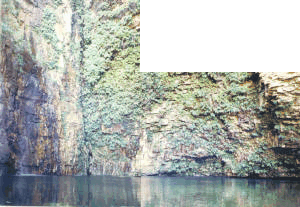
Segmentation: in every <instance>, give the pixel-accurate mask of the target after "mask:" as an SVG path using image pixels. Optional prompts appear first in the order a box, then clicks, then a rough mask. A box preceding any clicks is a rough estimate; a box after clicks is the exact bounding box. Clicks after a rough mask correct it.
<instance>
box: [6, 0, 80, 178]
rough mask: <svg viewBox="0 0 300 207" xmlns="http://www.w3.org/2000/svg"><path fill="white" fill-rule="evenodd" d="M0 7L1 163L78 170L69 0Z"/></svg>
mask: <svg viewBox="0 0 300 207" xmlns="http://www.w3.org/2000/svg"><path fill="white" fill-rule="evenodd" d="M1 8H2V9H1V28H2V31H1V60H0V62H1V83H0V84H1V95H0V97H1V118H0V120H1V123H0V126H1V135H0V139H1V146H0V147H1V150H0V151H1V153H0V154H1V164H2V165H3V164H4V163H6V166H8V169H6V170H8V171H9V172H15V173H44V174H72V173H76V172H77V171H76V166H77V164H78V163H77V162H78V161H77V160H78V158H77V156H78V152H77V150H76V149H77V143H78V139H79V138H80V137H81V134H82V121H81V120H82V113H81V109H80V106H79V104H78V97H79V91H80V87H79V86H80V85H79V81H78V77H79V76H78V74H79V71H78V70H79V59H76V54H77V51H74V50H73V47H76V44H79V39H78V34H77V33H76V25H73V24H72V19H74V16H73V11H72V5H71V2H69V1H52V2H51V1H1ZM74 149H75V150H74Z"/></svg>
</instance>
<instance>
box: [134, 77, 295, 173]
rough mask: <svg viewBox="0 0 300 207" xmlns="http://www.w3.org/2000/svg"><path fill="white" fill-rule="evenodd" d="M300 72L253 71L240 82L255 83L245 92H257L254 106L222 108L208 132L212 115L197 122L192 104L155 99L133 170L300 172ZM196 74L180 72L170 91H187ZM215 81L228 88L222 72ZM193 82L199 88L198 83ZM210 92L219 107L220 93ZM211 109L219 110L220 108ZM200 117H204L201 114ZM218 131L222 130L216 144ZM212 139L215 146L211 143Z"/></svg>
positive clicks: (247, 84) (245, 83)
mask: <svg viewBox="0 0 300 207" xmlns="http://www.w3.org/2000/svg"><path fill="white" fill-rule="evenodd" d="M299 75H300V73H259V74H258V73H256V74H252V76H251V77H250V78H249V79H248V80H247V81H245V82H243V84H242V85H244V86H246V87H247V88H253V90H252V93H253V94H247V98H248V99H249V98H250V97H249V96H252V97H254V99H253V101H254V102H255V103H256V104H257V106H256V108H253V109H251V110H237V111H236V112H233V113H231V112H228V113H226V114H223V115H225V116H226V119H227V120H226V119H222V118H218V119H219V121H220V122H219V126H218V127H219V129H218V130H217V131H214V130H208V133H210V134H209V135H207V134H206V133H205V132H204V133H203V131H205V130H206V129H205V128H209V125H211V124H212V120H213V119H210V120H207V121H206V123H205V124H204V125H202V126H200V125H199V123H197V122H195V119H194V118H195V116H191V115H190V113H189V111H191V110H192V108H187V107H185V106H182V105H181V104H179V103H178V102H176V101H170V100H166V101H164V102H163V103H162V104H158V105H156V107H154V108H153V109H152V110H151V111H150V112H148V113H147V115H146V116H145V119H142V122H144V123H145V124H144V128H143V129H142V131H143V132H142V133H141V140H140V148H139V150H138V152H137V156H136V157H135V160H134V161H133V170H132V171H133V173H136V174H144V175H159V174H167V175H170V174H181V172H184V173H183V174H186V172H190V174H192V175H229V176H237V175H238V176H252V177H256V176H260V177H273V176H299V167H300V165H299V164H300V161H299V158H300V151H299V150H300V148H299V138H298V137H299V95H298V90H299V83H298V79H299ZM192 77H193V75H192V76H184V75H183V77H182V79H181V78H178V82H179V85H178V86H177V89H176V91H173V92H172V93H180V94H186V93H187V90H189V85H190V83H191V82H192V79H193V78H192ZM183 80H184V81H183ZM216 82H217V84H218V86H217V87H218V90H217V92H218V93H222V91H225V90H226V86H225V85H224V83H225V80H224V78H222V77H220V78H219V79H218V80H216ZM193 87H194V88H197V84H194V85H193ZM228 95H230V94H228ZM240 95H242V94H240ZM210 96H211V97H214V96H215V94H214V91H211V94H210V95H209V96H208V97H203V98H202V100H203V101H204V102H208V103H209V104H211V105H214V106H215V107H218V106H217V104H218V103H217V101H216V99H215V100H213V99H214V98H210ZM215 104H216V105H215ZM187 109H188V110H187ZM210 112H212V113H214V116H217V113H216V110H213V109H211V110H210ZM205 116H209V114H205ZM196 118H197V119H201V118H202V115H201V114H199V115H198V116H196ZM195 124H196V125H195ZM198 127H201V129H200V130H199V128H198ZM174 128H175V129H179V130H174ZM195 128H198V130H196V129H195ZM186 129H187V130H186ZM147 131H152V134H150V133H147ZM174 131H175V132H174ZM193 131H195V132H196V133H192V132H193ZM215 134H219V135H220V136H219V138H218V140H217V143H215V144H214V142H215V138H216V136H215ZM194 136H196V137H197V138H196V139H195V138H193V137H194ZM168 137H169V138H168ZM174 139H175V140H174ZM182 140H185V142H183V141H182ZM263 143H264V144H263ZM211 144H213V149H215V150H216V151H214V150H212V149H211V146H210V145H211ZM228 144H230V145H234V146H235V147H234V149H229V150H225V149H226V146H227V145H228ZM218 150H220V151H219V152H218ZM194 168H195V169H196V170H193V169H194ZM182 169H183V170H182Z"/></svg>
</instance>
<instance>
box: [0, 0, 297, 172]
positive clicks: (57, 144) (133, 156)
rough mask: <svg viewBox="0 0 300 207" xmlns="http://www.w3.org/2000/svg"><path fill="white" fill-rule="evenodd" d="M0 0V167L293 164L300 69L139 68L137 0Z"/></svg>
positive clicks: (263, 168)
mask: <svg viewBox="0 0 300 207" xmlns="http://www.w3.org/2000/svg"><path fill="white" fill-rule="evenodd" d="M0 6H1V28H0V34H1V48H0V53H1V54H0V58H1V59H0V64H1V73H0V169H1V171H0V174H2V173H6V172H7V173H19V174H22V173H40V174H58V175H61V174H75V173H82V174H86V173H87V174H113V175H123V174H129V175H174V174H180V175H231V176H253V177H257V176H260V177H275V176H299V175H300V146H299V144H300V143H299V133H300V127H299V120H300V113H299V109H300V98H299V97H300V87H299V85H300V73H140V72H139V65H140V57H139V52H140V50H139V49H140V40H139V38H140V28H139V27H140V21H139V15H140V4H139V1H138V0H128V1H127V0H124V1H119V0H117V1H106V0H103V1H93V0H86V1H80V0H48V1H43V0H12V1H8V0H2V1H1V4H0Z"/></svg>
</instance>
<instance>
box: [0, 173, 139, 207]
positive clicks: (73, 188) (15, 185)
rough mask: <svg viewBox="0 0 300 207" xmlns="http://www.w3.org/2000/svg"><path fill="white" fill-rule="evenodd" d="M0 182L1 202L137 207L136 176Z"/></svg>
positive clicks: (22, 178) (23, 178)
mask: <svg viewBox="0 0 300 207" xmlns="http://www.w3.org/2000/svg"><path fill="white" fill-rule="evenodd" d="M0 185H1V192H0V204H1V205H3V204H12V205H54V204H55V205H56V204H61V205H74V206H140V199H138V197H139V193H138V191H139V189H140V178H131V177H122V178H121V177H112V176H91V177H86V176H80V177H79V176H75V177H71V176H61V177H57V176H10V177H1V181H0Z"/></svg>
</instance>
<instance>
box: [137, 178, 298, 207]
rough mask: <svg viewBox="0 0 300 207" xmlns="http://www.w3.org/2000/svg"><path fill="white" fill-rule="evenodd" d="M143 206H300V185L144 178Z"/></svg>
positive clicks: (278, 182)
mask: <svg viewBox="0 0 300 207" xmlns="http://www.w3.org/2000/svg"><path fill="white" fill-rule="evenodd" d="M141 205H142V206H229V207H231V206H300V183H299V182H287V181H276V180H274V181H272V180H252V179H230V178H223V177H207V178H203V177H202V178H195V177H182V178H176V177H169V178H159V177H143V178H142V179H141Z"/></svg>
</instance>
